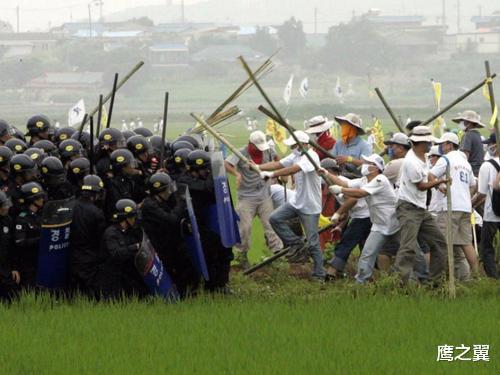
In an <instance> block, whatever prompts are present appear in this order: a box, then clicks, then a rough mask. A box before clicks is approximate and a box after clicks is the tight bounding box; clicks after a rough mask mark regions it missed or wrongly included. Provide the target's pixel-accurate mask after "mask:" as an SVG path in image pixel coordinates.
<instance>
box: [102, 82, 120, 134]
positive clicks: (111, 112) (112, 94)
mask: <svg viewBox="0 0 500 375" xmlns="http://www.w3.org/2000/svg"><path fill="white" fill-rule="evenodd" d="M116 90H118V73H115V79H114V80H113V89H112V90H111V101H110V102H109V113H108V119H107V120H106V129H108V128H109V127H111V118H112V117H113V108H114V107H115V96H116ZM99 130H100V129H99Z"/></svg>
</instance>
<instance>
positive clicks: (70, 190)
mask: <svg viewBox="0 0 500 375" xmlns="http://www.w3.org/2000/svg"><path fill="white" fill-rule="evenodd" d="M44 187H45V191H46V192H47V199H48V200H49V201H58V200H63V199H68V198H72V197H74V196H75V188H74V187H73V185H72V184H71V183H70V182H68V181H63V182H61V183H59V184H57V185H45V186H44Z"/></svg>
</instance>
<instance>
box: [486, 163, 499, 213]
mask: <svg viewBox="0 0 500 375" xmlns="http://www.w3.org/2000/svg"><path fill="white" fill-rule="evenodd" d="M488 161H489V162H490V163H491V165H493V166H494V167H495V169H496V170H497V175H498V173H500V165H498V163H497V162H496V161H495V160H493V159H490V160H488ZM491 207H492V209H493V213H494V214H495V215H496V216H500V191H499V190H497V189H493V190H492V192H491Z"/></svg>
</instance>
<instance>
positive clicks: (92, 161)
mask: <svg viewBox="0 0 500 375" xmlns="http://www.w3.org/2000/svg"><path fill="white" fill-rule="evenodd" d="M101 99H102V95H101ZM99 121H100V120H99ZM89 147H90V150H89V162H90V174H94V118H93V117H91V118H90V141H89Z"/></svg>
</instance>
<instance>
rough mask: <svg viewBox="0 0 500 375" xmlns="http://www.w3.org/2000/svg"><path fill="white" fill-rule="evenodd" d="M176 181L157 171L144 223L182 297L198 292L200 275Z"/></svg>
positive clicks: (149, 187)
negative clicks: (186, 236) (186, 237)
mask: <svg viewBox="0 0 500 375" xmlns="http://www.w3.org/2000/svg"><path fill="white" fill-rule="evenodd" d="M175 190H176V189H175V182H174V181H172V179H171V178H170V176H169V175H168V174H166V173H161V172H160V173H155V174H154V175H153V176H151V178H150V179H149V182H148V191H149V196H147V197H146V199H144V205H143V207H142V210H141V225H142V227H143V229H144V232H146V234H147V235H148V237H149V239H150V240H151V243H152V245H153V247H154V248H155V250H156V252H157V253H158V256H159V257H160V259H161V261H162V263H163V265H164V267H165V269H166V270H167V272H168V274H169V275H170V276H171V277H172V280H173V282H174V284H175V285H176V286H177V290H178V291H179V294H180V295H181V296H185V295H186V294H189V293H190V292H192V291H194V290H195V289H196V288H197V286H198V283H199V279H200V277H199V276H198V274H197V272H196V270H195V268H194V267H193V263H192V261H191V258H190V257H189V253H188V249H187V246H186V243H185V242H184V239H183V234H188V231H189V227H188V224H187V223H188V222H187V211H186V205H185V202H184V201H182V200H180V199H177V198H176V196H175V194H174V192H175Z"/></svg>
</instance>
